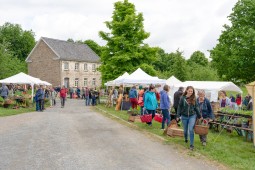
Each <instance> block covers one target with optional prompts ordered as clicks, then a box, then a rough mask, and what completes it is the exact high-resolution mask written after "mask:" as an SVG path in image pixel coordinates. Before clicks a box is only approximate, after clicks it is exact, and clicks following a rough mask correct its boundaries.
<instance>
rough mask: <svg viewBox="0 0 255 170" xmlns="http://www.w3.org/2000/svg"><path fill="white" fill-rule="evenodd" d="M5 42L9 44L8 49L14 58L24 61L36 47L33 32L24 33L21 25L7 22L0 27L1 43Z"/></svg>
mask: <svg viewBox="0 0 255 170" xmlns="http://www.w3.org/2000/svg"><path fill="white" fill-rule="evenodd" d="M3 42H6V43H8V44H9V45H8V49H9V50H10V51H12V53H13V56H16V57H18V58H19V59H20V60H21V61H23V60H25V59H26V58H27V56H28V55H29V53H30V51H31V50H32V49H33V47H34V46H35V38H34V33H33V32H32V31H31V30H30V31H23V30H22V28H21V26H20V25H18V24H11V23H8V22H7V23H5V24H4V25H3V26H0V43H3Z"/></svg>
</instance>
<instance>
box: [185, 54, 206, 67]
mask: <svg viewBox="0 0 255 170" xmlns="http://www.w3.org/2000/svg"><path fill="white" fill-rule="evenodd" d="M187 62H188V64H193V63H196V64H199V65H201V66H207V65H208V59H207V58H206V57H205V54H204V53H202V52H201V51H195V52H194V53H193V54H192V55H191V57H190V58H189V59H188V60H187Z"/></svg>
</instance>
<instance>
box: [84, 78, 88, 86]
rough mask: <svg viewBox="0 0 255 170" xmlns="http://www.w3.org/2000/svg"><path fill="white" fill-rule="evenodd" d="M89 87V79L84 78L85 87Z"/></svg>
mask: <svg viewBox="0 0 255 170" xmlns="http://www.w3.org/2000/svg"><path fill="white" fill-rule="evenodd" d="M87 85H88V79H87V78H84V86H87Z"/></svg>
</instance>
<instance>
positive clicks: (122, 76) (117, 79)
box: [105, 72, 129, 86]
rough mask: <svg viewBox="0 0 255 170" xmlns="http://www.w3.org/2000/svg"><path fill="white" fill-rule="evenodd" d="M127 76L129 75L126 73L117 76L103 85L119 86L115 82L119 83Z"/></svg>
mask: <svg viewBox="0 0 255 170" xmlns="http://www.w3.org/2000/svg"><path fill="white" fill-rule="evenodd" d="M127 76H129V74H128V73H127V72H125V73H124V74H123V75H121V76H119V77H118V78H116V79H115V80H112V81H108V82H107V83H105V85H106V86H119V85H120V84H118V83H116V81H120V80H122V79H124V78H125V77H127Z"/></svg>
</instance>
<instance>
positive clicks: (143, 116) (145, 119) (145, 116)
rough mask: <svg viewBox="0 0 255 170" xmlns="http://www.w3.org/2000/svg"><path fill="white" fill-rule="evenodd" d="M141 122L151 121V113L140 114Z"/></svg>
mask: <svg viewBox="0 0 255 170" xmlns="http://www.w3.org/2000/svg"><path fill="white" fill-rule="evenodd" d="M140 119H141V122H142V123H145V122H146V123H149V122H151V121H152V114H144V115H142V116H140Z"/></svg>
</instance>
